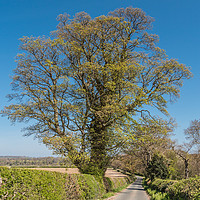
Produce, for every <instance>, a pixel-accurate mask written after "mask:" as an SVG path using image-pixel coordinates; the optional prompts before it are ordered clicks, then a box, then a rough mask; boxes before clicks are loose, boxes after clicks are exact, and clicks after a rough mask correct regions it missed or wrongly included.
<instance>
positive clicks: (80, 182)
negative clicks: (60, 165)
mask: <svg viewBox="0 0 200 200" xmlns="http://www.w3.org/2000/svg"><path fill="white" fill-rule="evenodd" d="M0 175H1V179H2V183H1V185H0V199H2V200H7V199H26V200H40V199H45V200H48V199H49V200H52V199H55V200H63V199H69V200H70V199H71V200H84V199H90V200H92V199H101V198H103V197H105V195H106V194H107V193H108V192H110V193H109V195H110V194H112V192H116V191H118V190H119V189H121V188H123V187H126V186H127V184H129V183H131V179H130V178H128V177H120V178H115V177H112V178H108V177H106V178H104V180H103V179H102V178H101V177H97V176H92V175H89V174H70V175H69V174H66V173H65V174H64V173H58V172H49V171H41V170H32V169H20V168H7V167H0Z"/></svg>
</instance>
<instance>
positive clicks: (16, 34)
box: [0, 0, 200, 157]
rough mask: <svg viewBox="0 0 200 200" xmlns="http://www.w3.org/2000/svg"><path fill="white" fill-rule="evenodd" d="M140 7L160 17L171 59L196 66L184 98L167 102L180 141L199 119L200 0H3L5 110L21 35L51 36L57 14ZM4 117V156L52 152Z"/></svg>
mask: <svg viewBox="0 0 200 200" xmlns="http://www.w3.org/2000/svg"><path fill="white" fill-rule="evenodd" d="M128 6H132V7H138V8H141V9H142V10H144V11H145V12H146V13H147V14H148V15H150V16H152V17H154V18H155V22H154V24H153V25H154V27H153V32H154V33H156V34H158V35H159V37H160V42H159V44H158V46H159V47H161V48H163V49H165V50H166V52H167V54H168V55H169V57H171V58H176V59H177V60H178V61H179V62H181V63H184V64H186V65H188V66H191V68H192V69H191V71H192V72H193V74H194V77H193V78H192V79H190V80H187V81H185V82H184V85H183V87H182V88H181V97H180V99H178V101H177V102H176V103H174V104H172V105H171V104H169V105H168V110H169V113H170V114H171V116H172V117H174V118H175V119H176V121H177V123H178V127H177V129H176V131H175V136H174V138H176V139H178V141H179V142H180V143H181V142H183V138H184V134H183V133H184V129H185V128H187V127H188V126H189V123H190V121H191V120H194V119H200V12H199V8H200V1H198V0H190V1H188V0H165V1H162V0H101V1H100V0H98V1H97V0H85V1H83V0H32V1H30V0H0V61H1V62H0V69H1V71H0V72H1V73H0V85H1V87H0V95H1V98H0V108H1V109H2V108H3V106H4V105H6V104H8V102H7V99H6V98H5V96H6V95H7V94H8V93H10V92H11V91H10V82H11V78H10V77H11V76H12V70H13V69H14V68H15V67H16V63H15V62H14V60H15V56H16V54H17V53H18V52H19V50H18V47H19V44H20V43H19V40H18V39H19V38H21V37H22V36H41V35H48V34H49V32H50V31H52V30H55V29H56V25H57V21H56V17H57V16H58V15H59V14H62V13H68V14H70V15H72V16H73V15H74V14H75V13H77V12H80V11H85V12H87V13H89V14H90V15H91V16H92V17H96V16H99V15H103V14H105V15H106V14H107V13H108V12H109V11H112V10H114V9H116V8H121V7H128ZM24 126H25V124H16V125H15V126H12V125H11V123H10V122H9V121H8V120H7V119H6V118H0V156H5V155H20V156H37V157H38V156H49V155H51V151H49V150H47V148H46V147H45V146H44V145H42V144H39V143H38V141H37V140H33V137H28V138H27V137H23V136H22V135H23V133H22V132H21V128H23V127H24Z"/></svg>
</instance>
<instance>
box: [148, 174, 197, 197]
mask: <svg viewBox="0 0 200 200" xmlns="http://www.w3.org/2000/svg"><path fill="white" fill-rule="evenodd" d="M146 186H147V187H146V189H147V192H148V193H150V195H151V196H159V197H158V198H157V199H160V200H161V199H172V200H173V199H175V200H177V199H178V200H181V199H184V200H187V199H189V200H190V199H194V200H195V199H196V200H197V199H200V177H195V178H189V179H182V180H179V181H177V180H162V179H155V180H154V181H152V182H151V181H150V180H146ZM148 189H149V190H148ZM160 192H162V195H161V194H160ZM156 193H158V194H156ZM160 196H163V197H162V198H161V197H160ZM152 199H156V198H155V197H153V198H152Z"/></svg>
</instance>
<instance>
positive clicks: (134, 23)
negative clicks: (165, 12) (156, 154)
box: [2, 7, 191, 176]
mask: <svg viewBox="0 0 200 200" xmlns="http://www.w3.org/2000/svg"><path fill="white" fill-rule="evenodd" d="M58 21H59V24H58V27H57V30H56V31H54V32H53V33H52V36H51V37H49V38H45V37H38V38H34V37H23V38H22V39H21V42H22V44H21V50H22V54H19V55H18V56H17V67H16V69H15V70H14V76H13V82H12V87H13V90H14V93H13V94H11V95H9V98H10V99H11V100H14V101H13V104H11V105H9V106H7V107H5V108H4V110H3V111H2V115H4V116H7V117H8V118H9V119H10V120H11V121H14V122H15V121H20V122H21V121H26V122H27V121H30V120H32V121H31V123H30V126H29V127H27V128H26V131H27V132H26V134H27V135H30V134H34V135H35V136H36V137H39V138H40V139H41V140H42V141H43V142H44V143H45V144H46V145H48V146H49V147H50V148H52V149H54V150H55V152H57V153H60V154H62V155H65V156H68V157H69V158H70V159H71V161H72V162H73V163H74V164H75V165H76V166H77V167H78V168H79V170H80V171H81V172H83V173H89V174H95V175H101V176H103V175H104V174H105V171H106V169H107V166H108V163H109V160H110V159H111V158H112V156H113V155H114V154H116V153H117V151H118V150H119V148H121V146H123V145H124V144H125V142H126V139H127V136H128V135H129V134H130V133H131V131H130V129H131V125H132V124H135V123H137V122H136V120H135V119H136V118H134V117H135V115H136V114H137V113H142V114H143V113H144V110H145V109H144V107H145V108H149V107H152V106H153V107H155V108H157V109H158V110H160V111H161V112H163V113H165V114H167V110H166V104H167V102H168V101H173V100H175V99H176V98H177V97H178V96H179V89H180V87H181V85H182V80H183V79H187V78H189V77H190V76H191V73H190V71H189V69H188V68H187V67H186V66H185V65H183V64H179V63H178V62H177V61H176V60H174V59H168V58H167V56H166V54H165V52H164V50H162V49H160V48H158V47H157V46H156V42H157V41H158V36H157V35H154V34H151V33H149V29H150V28H151V27H152V22H153V19H152V18H151V17H149V16H147V15H146V14H145V13H144V12H143V11H142V10H141V9H138V8H130V7H129V8H126V9H124V8H121V9H117V10H115V11H113V12H110V13H109V14H108V15H107V16H104V15H103V16H99V17H96V18H94V19H92V18H91V17H90V16H89V15H88V14H87V13H84V12H81V13H78V14H76V15H75V17H74V18H70V17H69V16H68V15H67V14H63V15H59V17H58Z"/></svg>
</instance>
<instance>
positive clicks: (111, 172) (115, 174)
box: [29, 168, 126, 177]
mask: <svg viewBox="0 0 200 200" xmlns="http://www.w3.org/2000/svg"><path fill="white" fill-rule="evenodd" d="M29 169H34V170H44V171H53V172H61V173H67V174H79V173H80V172H79V171H78V169H77V168H29ZM105 176H106V177H126V175H124V174H122V173H120V172H118V171H116V170H113V169H112V168H108V169H107V171H106V174H105Z"/></svg>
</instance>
